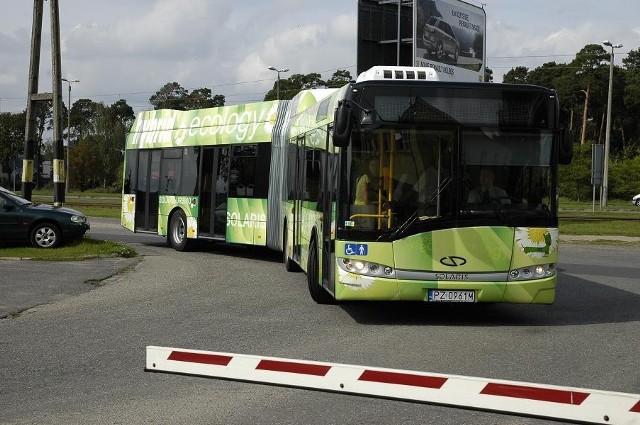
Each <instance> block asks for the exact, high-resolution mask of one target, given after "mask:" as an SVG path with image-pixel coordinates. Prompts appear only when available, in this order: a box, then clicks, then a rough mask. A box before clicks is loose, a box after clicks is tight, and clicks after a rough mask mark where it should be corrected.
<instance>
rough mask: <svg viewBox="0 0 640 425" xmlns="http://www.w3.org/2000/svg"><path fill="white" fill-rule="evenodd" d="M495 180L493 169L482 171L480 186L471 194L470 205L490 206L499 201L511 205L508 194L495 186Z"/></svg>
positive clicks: (468, 200)
mask: <svg viewBox="0 0 640 425" xmlns="http://www.w3.org/2000/svg"><path fill="white" fill-rule="evenodd" d="M495 178H496V174H495V172H494V171H493V170H492V169H491V168H483V169H481V170H480V175H479V181H480V186H478V187H476V188H475V189H473V190H472V191H471V192H470V193H469V197H468V199H467V202H468V203H469V204H490V203H493V202H496V201H497V202H499V203H502V204H510V203H511V201H510V199H509V195H508V194H507V192H506V191H505V190H504V189H502V188H500V187H498V186H494V180H495Z"/></svg>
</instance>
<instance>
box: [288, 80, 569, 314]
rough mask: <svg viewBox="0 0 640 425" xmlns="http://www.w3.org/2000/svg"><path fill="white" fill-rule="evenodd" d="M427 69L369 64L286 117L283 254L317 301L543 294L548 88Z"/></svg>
mask: <svg viewBox="0 0 640 425" xmlns="http://www.w3.org/2000/svg"><path fill="white" fill-rule="evenodd" d="M436 80H437V77H436V75H435V73H434V72H433V71H432V70H430V69H428V68H427V69H425V68H422V69H415V68H402V67H374V68H372V69H371V70H369V71H367V72H365V73H363V74H362V75H361V76H359V77H358V80H357V81H356V82H354V83H352V84H349V85H347V86H346V87H343V88H342V89H340V90H338V91H336V92H334V93H332V94H331V95H330V96H329V97H327V98H326V99H323V100H321V101H320V102H318V103H317V104H315V105H313V106H312V107H310V108H308V109H306V110H304V111H302V112H301V113H299V114H297V115H295V116H294V117H293V118H292V121H291V123H290V124H289V130H288V143H289V146H288V167H287V169H288V175H287V179H286V181H285V187H284V189H283V194H284V195H285V196H286V198H287V199H286V201H285V203H284V204H285V206H284V216H283V220H284V225H283V227H284V229H286V230H285V234H284V236H283V240H284V248H283V258H284V262H285V265H286V268H287V269H288V270H293V269H296V268H300V269H302V270H304V271H305V272H306V275H307V283H308V286H309V291H310V294H311V297H312V298H313V299H314V300H315V301H316V302H319V303H328V302H333V301H335V300H338V301H342V300H413V301H426V302H506V303H541V304H549V303H552V302H553V301H554V298H555V290H556V280H557V271H556V267H555V264H556V262H557V257H558V216H557V211H558V203H557V190H556V186H557V171H558V164H559V163H568V162H570V161H571V155H572V148H571V146H572V145H571V137H570V134H569V131H568V130H567V129H565V128H564V125H563V123H562V122H561V119H560V111H559V103H558V99H557V97H556V94H555V92H554V91H552V90H548V89H545V88H541V87H535V86H525V85H507V84H492V83H459V82H439V81H436ZM334 111H335V112H334ZM482 186H484V187H485V189H486V190H481V187H482ZM481 195H482V196H481Z"/></svg>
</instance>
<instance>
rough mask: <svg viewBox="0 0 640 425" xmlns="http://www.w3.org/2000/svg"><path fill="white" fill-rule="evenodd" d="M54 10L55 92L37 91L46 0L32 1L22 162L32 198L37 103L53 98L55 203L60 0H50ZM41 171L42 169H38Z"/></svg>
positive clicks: (59, 152) (59, 184)
mask: <svg viewBox="0 0 640 425" xmlns="http://www.w3.org/2000/svg"><path fill="white" fill-rule="evenodd" d="M49 4H50V11H51V64H52V67H51V69H52V85H51V86H52V90H53V93H38V83H39V79H40V77H39V73H40V48H41V44H42V14H43V8H44V0H34V2H33V26H32V28H31V60H30V64H29V83H28V89H27V90H28V93H27V117H26V118H27V119H26V121H27V124H26V129H25V141H24V160H23V162H22V196H23V197H24V198H26V199H29V200H31V194H32V190H33V173H34V169H33V158H34V153H35V152H34V151H35V149H34V147H35V146H37V143H36V140H35V139H36V114H35V112H36V104H37V103H38V102H47V101H51V102H52V104H53V143H54V145H53V184H54V192H53V202H54V205H62V204H63V203H64V195H65V193H64V182H65V175H64V145H63V142H62V121H61V120H62V82H61V80H60V75H61V65H60V15H59V12H58V11H59V8H58V0H49ZM35 172H39V170H35Z"/></svg>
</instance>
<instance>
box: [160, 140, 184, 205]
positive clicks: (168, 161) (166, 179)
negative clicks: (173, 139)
mask: <svg viewBox="0 0 640 425" xmlns="http://www.w3.org/2000/svg"><path fill="white" fill-rule="evenodd" d="M181 168H182V148H175V149H165V150H164V151H162V165H161V170H162V173H161V178H160V195H174V196H175V195H179V194H180V180H181V179H180V177H181V175H182V173H181Z"/></svg>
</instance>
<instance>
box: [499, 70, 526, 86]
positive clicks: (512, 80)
mask: <svg viewBox="0 0 640 425" xmlns="http://www.w3.org/2000/svg"><path fill="white" fill-rule="evenodd" d="M528 73H529V68H527V67H526V66H517V67H515V68H511V70H509V72H507V73H506V74H504V76H503V77H502V82H503V83H509V84H525V83H526V82H527V74H528Z"/></svg>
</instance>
